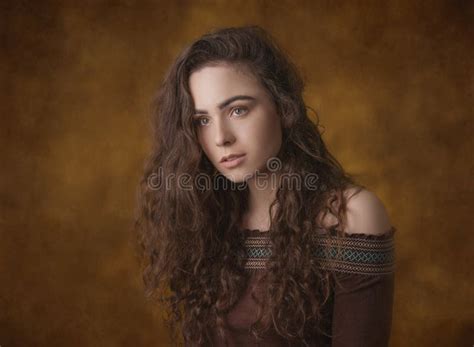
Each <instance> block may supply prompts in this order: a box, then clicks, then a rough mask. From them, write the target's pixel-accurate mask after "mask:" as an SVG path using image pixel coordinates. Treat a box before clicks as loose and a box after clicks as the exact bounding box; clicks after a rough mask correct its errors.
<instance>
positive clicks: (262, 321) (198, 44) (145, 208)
mask: <svg viewBox="0 0 474 347" xmlns="http://www.w3.org/2000/svg"><path fill="white" fill-rule="evenodd" d="M221 62H225V63H232V64H244V65H245V66H246V67H248V68H249V69H250V70H251V71H252V73H253V74H255V76H257V77H258V79H259V80H260V81H261V83H262V84H263V86H264V87H265V88H266V89H267V91H268V92H269V93H270V94H271V96H272V98H273V101H274V103H275V105H276V106H277V110H278V114H279V116H280V117H281V121H282V128H283V129H282V132H283V138H282V146H281V149H280V152H279V153H278V158H279V160H280V161H281V163H282V166H281V173H283V174H284V173H289V174H291V173H297V174H299V175H300V176H301V177H304V176H305V175H307V174H310V173H317V176H318V180H319V189H306V188H305V187H304V186H303V188H302V189H296V190H295V189H290V187H289V186H288V184H285V183H282V184H281V185H280V186H279V187H278V190H277V195H276V200H275V201H274V202H273V204H272V206H271V207H270V209H269V211H268V213H269V216H270V220H271V228H270V229H271V233H270V238H271V244H272V247H273V248H272V249H273V250H274V252H272V256H271V258H270V260H269V263H268V266H267V269H268V271H266V272H265V275H264V276H263V277H262V279H261V284H262V285H264V286H265V293H267V294H266V295H265V297H264V298H263V299H262V300H261V301H259V310H258V319H257V321H256V322H255V324H253V325H252V332H253V334H254V335H255V336H256V337H259V336H261V335H262V334H263V333H264V332H265V331H268V330H269V329H274V330H275V331H276V332H277V333H278V334H279V335H281V336H283V337H285V338H287V339H288V340H289V341H292V342H295V343H300V344H306V343H307V342H308V340H307V339H308V336H311V334H314V331H315V330H316V331H317V332H318V333H323V334H327V332H325V331H322V328H321V327H322V326H323V324H322V323H323V322H322V318H323V316H322V313H321V312H322V308H323V305H324V304H325V303H327V302H328V299H329V297H330V292H331V291H330V289H331V285H332V283H333V281H332V278H333V276H332V275H333V273H332V272H331V271H329V272H328V271H323V270H321V269H320V267H319V266H318V262H317V261H316V259H315V257H314V253H313V250H314V248H313V247H314V234H315V229H316V228H322V227H323V226H322V225H321V223H320V221H321V218H320V216H321V214H325V213H327V212H331V213H332V214H333V215H334V216H336V217H337V219H338V221H339V224H337V225H338V226H339V229H338V230H337V236H343V232H342V231H341V230H344V225H345V223H346V220H345V217H344V214H345V212H346V204H347V197H346V196H345V194H344V192H345V191H346V189H348V188H349V187H351V186H352V187H354V186H355V187H360V189H362V187H363V186H361V185H357V184H355V179H354V176H353V175H350V174H348V173H347V172H345V171H344V170H343V168H342V167H341V165H340V164H339V163H338V161H337V160H336V159H335V158H334V157H333V156H332V155H331V154H330V153H329V151H328V150H327V148H326V146H325V144H324V142H323V140H322V138H321V133H320V132H319V130H318V124H319V121H318V120H317V117H315V118H316V122H314V121H312V120H311V119H310V118H309V116H308V113H307V110H311V111H313V113H315V115H316V116H317V114H316V112H315V111H314V110H312V109H311V108H310V107H308V106H306V105H305V103H304V101H303V96H302V92H303V88H304V82H303V80H302V78H301V76H300V75H299V73H298V70H297V68H296V67H295V65H294V64H293V63H292V62H291V60H290V59H289V58H288V55H287V54H285V52H284V51H283V49H282V48H281V47H279V46H278V45H277V44H276V43H275V40H274V39H273V38H272V37H271V36H270V34H268V33H267V32H266V31H265V30H263V29H262V28H260V27H258V26H245V27H231V28H224V29H220V30H216V31H214V32H211V33H208V34H206V35H204V36H202V37H201V38H199V39H197V40H196V41H195V42H193V43H192V44H190V45H189V46H187V47H186V48H185V49H184V50H183V51H182V53H181V54H180V55H179V56H178V58H177V59H176V60H175V61H174V63H173V64H172V66H171V67H170V68H169V70H168V71H167V73H166V76H165V78H164V80H163V82H162V84H161V86H160V88H159V91H158V93H157V95H156V98H155V100H154V102H153V112H152V129H153V148H152V150H151V155H150V156H149V158H148V160H147V162H146V165H145V169H144V174H143V177H142V179H141V183H140V189H139V196H138V204H137V206H138V207H137V217H136V223H135V227H136V228H135V230H136V236H137V245H138V248H137V251H138V252H139V256H140V259H141V265H142V271H143V281H144V285H145V289H146V295H147V297H148V298H149V299H151V300H152V301H153V302H155V300H156V301H157V302H158V303H161V304H163V305H164V308H165V309H166V310H165V312H166V314H167V315H166V317H164V318H165V322H166V323H167V326H168V327H169V328H170V330H169V331H170V333H171V334H172V337H173V340H174V341H178V339H179V340H181V339H182V338H184V343H185V344H186V345H196V346H201V345H210V329H211V327H216V328H217V331H218V332H219V334H221V335H222V336H224V335H225V330H224V329H223V325H224V322H225V318H224V317H225V315H226V313H228V312H229V311H230V309H231V308H232V307H233V305H234V304H235V303H236V302H237V301H238V299H239V297H240V295H242V293H243V290H244V289H245V284H246V280H247V279H248V276H249V275H248V273H247V272H246V271H245V270H244V268H243V264H244V255H245V248H244V236H243V233H242V231H241V229H240V228H239V222H240V221H241V218H242V216H243V213H244V212H245V211H246V208H247V199H248V188H246V186H245V182H244V183H243V184H244V186H243V189H242V186H241V185H240V186H239V187H236V186H235V185H234V184H230V185H229V184H227V185H224V184H222V182H225V181H226V179H225V178H224V177H223V176H221V175H219V173H217V172H216V169H215V168H214V167H213V165H212V164H211V162H210V161H209V159H208V158H207V157H206V155H205V154H204V153H203V151H202V149H201V147H200V145H199V142H198V140H197V135H196V129H195V126H194V125H193V122H192V117H191V116H192V114H193V109H194V107H193V106H194V105H193V99H192V97H191V93H190V89H189V85H188V81H189V76H190V75H191V73H192V72H193V71H195V70H197V69H199V68H200V67H203V66H205V65H210V64H215V63H221ZM202 174H206V175H209V176H211V177H217V176H220V178H222V179H221V180H220V182H221V183H220V184H218V185H217V187H216V189H196V187H195V186H194V187H192V189H182V188H181V187H180V184H179V182H176V180H174V181H173V182H170V179H169V178H170V177H171V176H173V175H174V176H173V177H179V176H180V175H184V176H186V177H188V178H189V179H190V180H192V179H195V178H196V177H197V176H198V175H202ZM165 181H166V187H164V183H165ZM227 183H228V182H227ZM286 183H289V182H288V181H286ZM360 189H359V190H360ZM275 204H278V206H280V207H281V208H279V209H278V210H276V212H275V213H274V215H272V214H273V212H272V207H273V205H275ZM331 228H332V227H331ZM179 331H181V332H182V336H179V334H178V332H179ZM305 339H306V340H305Z"/></svg>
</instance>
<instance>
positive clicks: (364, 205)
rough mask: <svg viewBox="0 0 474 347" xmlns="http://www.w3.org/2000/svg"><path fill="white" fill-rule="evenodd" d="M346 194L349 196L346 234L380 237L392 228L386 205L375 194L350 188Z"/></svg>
mask: <svg viewBox="0 0 474 347" xmlns="http://www.w3.org/2000/svg"><path fill="white" fill-rule="evenodd" d="M345 194H348V201H347V214H346V217H347V225H346V228H345V230H344V231H345V232H346V233H349V234H351V233H362V234H371V235H380V234H384V233H386V232H387V231H388V230H389V229H390V228H391V226H392V224H391V222H390V218H389V216H388V213H387V210H386V208H385V205H384V204H383V202H382V200H381V199H380V198H379V197H378V196H377V195H376V194H375V193H374V192H372V191H370V190H368V189H365V188H364V189H361V190H360V191H358V192H357V191H356V189H355V188H349V189H348V190H347V191H346V192H345Z"/></svg>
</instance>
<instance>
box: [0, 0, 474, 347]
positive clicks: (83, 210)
mask: <svg viewBox="0 0 474 347" xmlns="http://www.w3.org/2000/svg"><path fill="white" fill-rule="evenodd" d="M6 3H8V2H5V1H2V5H0V11H1V18H0V26H1V36H0V39H1V51H0V72H1V74H0V76H1V88H2V89H1V103H0V112H1V115H0V117H1V138H0V146H1V154H2V156H1V165H2V169H1V171H0V172H1V174H0V175H1V196H0V204H1V205H0V206H1V219H0V223H1V231H0V232H1V234H0V236H1V239H0V345H1V346H2V347H10V346H167V345H168V344H169V341H168V340H167V337H166V334H165V331H164V328H163V324H162V321H161V319H160V315H159V312H157V311H155V310H153V309H152V307H150V306H149V304H147V302H146V300H145V299H144V296H143V292H142V287H141V282H140V281H141V277H140V273H138V268H137V263H136V260H135V258H134V254H133V247H132V242H133V238H132V236H131V233H130V228H131V225H132V216H133V213H134V203H135V199H136V197H135V193H136V183H137V181H138V179H139V176H140V172H141V169H142V166H143V160H144V158H145V156H146V154H147V151H148V149H149V144H150V140H149V129H148V123H147V122H148V120H147V116H148V111H149V104H150V100H151V97H152V95H153V93H154V91H155V88H156V87H157V85H158V84H159V81H160V79H161V78H162V76H163V73H164V71H165V69H166V68H167V66H168V65H169V64H170V63H171V62H172V60H173V58H174V57H175V56H176V55H177V54H178V52H179V51H180V50H181V49H182V48H183V46H184V45H185V44H186V43H188V42H189V41H190V40H192V39H194V38H196V37H197V36H198V35H201V34H203V33H204V32H206V31H208V30H210V29H213V28H216V27H220V26H230V25H242V24H259V25H261V26H263V27H264V28H266V29H268V30H269V31H270V32H271V33H272V34H273V35H275V36H276V37H277V38H278V40H279V42H280V43H281V45H282V46H284V47H285V48H286V49H287V50H288V52H289V53H290V54H291V55H292V57H293V59H294V60H295V61H296V62H297V64H298V66H299V67H300V69H301V70H302V72H303V74H304V77H305V80H306V81H307V89H306V94H305V98H306V100H307V103H308V105H310V106H312V107H313V108H314V109H316V110H317V111H318V113H319V116H320V119H321V123H322V125H323V126H324V127H325V128H326V131H325V133H324V137H325V140H326V141H327V143H328V146H329V147H330V149H331V150H332V151H333V152H334V154H335V155H336V157H338V158H339V159H340V161H341V162H342V163H343V165H344V166H345V167H346V168H347V169H348V170H349V171H352V172H355V173H357V174H360V175H361V178H362V182H363V183H364V184H366V185H367V186H368V187H369V188H371V189H372V190H373V191H374V192H376V193H377V194H378V195H379V196H380V197H381V198H382V200H383V201H384V202H385V204H386V206H387V209H388V210H389V213H390V215H391V218H392V223H393V224H394V225H395V226H396V227H397V228H398V234H397V239H396V242H397V264H398V272H397V282H396V298H395V306H394V322H393V332H392V339H391V346H471V345H472V344H473V343H474V332H473V327H474V303H473V297H474V290H473V283H472V278H473V271H472V266H473V263H472V255H473V246H474V244H473V240H474V230H473V229H474V228H473V223H472V214H473V212H474V204H473V196H474V195H473V190H474V185H473V183H472V179H473V161H472V155H473V140H472V136H473V108H472V106H473V103H472V92H473V63H472V62H473V50H472V49H473V46H474V45H473V25H472V23H473V18H474V11H473V9H474V6H473V2H472V1H461V0H458V1H448V0H446V1H428V2H425V1H410V0H406V1H388V2H385V1H364V2H355V1H346V2H338V1H307V2H305V1H150V2H148V1H142V2H139V1H54V2H49V1H10V2H9V4H6Z"/></svg>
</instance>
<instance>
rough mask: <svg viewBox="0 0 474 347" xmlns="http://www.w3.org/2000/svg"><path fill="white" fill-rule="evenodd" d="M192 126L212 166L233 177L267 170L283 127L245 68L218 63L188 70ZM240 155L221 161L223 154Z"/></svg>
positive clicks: (269, 100)
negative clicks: (267, 164) (192, 113)
mask: <svg viewBox="0 0 474 347" xmlns="http://www.w3.org/2000/svg"><path fill="white" fill-rule="evenodd" d="M189 87H190V90H191V94H192V97H193V100H194V115H193V119H194V124H195V125H194V126H195V127H196V132H197V135H198V140H199V143H200V144H201V147H202V149H203V151H204V153H205V154H206V156H207V158H208V159H209V160H210V161H211V163H212V164H213V165H214V167H215V168H216V169H217V170H218V171H219V172H220V173H222V174H223V175H224V176H226V177H227V178H228V179H229V180H231V181H233V182H242V181H244V180H245V181H247V180H248V179H250V178H252V177H253V176H254V174H255V172H256V171H257V170H258V171H259V172H266V171H267V170H266V169H267V168H266V162H267V160H268V159H270V158H272V157H276V155H277V154H278V151H279V150H280V147H281V141H282V131H281V123H280V117H279V116H278V114H277V110H276V106H275V104H274V102H273V100H272V98H271V97H270V96H269V94H268V92H267V91H266V89H265V88H264V87H263V86H262V85H261V84H260V82H259V80H258V79H257V78H256V77H255V76H254V75H253V74H252V73H251V72H250V71H249V69H247V68H245V67H244V68H243V67H241V66H240V65H239V67H236V66H235V65H234V66H233V65H230V64H219V65H217V66H205V67H203V68H201V69H199V70H197V71H195V72H193V73H192V74H191V76H190V78H189ZM232 154H236V155H243V156H242V157H241V158H238V159H236V160H234V161H228V162H221V159H222V158H223V157H224V156H228V155H232Z"/></svg>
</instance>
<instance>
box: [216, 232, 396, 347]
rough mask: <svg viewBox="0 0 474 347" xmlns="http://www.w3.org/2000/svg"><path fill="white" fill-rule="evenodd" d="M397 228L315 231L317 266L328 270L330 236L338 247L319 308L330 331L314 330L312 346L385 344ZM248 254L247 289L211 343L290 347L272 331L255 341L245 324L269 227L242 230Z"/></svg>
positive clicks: (252, 310)
mask: <svg viewBox="0 0 474 347" xmlns="http://www.w3.org/2000/svg"><path fill="white" fill-rule="evenodd" d="M395 231H396V228H395V227H392V228H391V229H390V230H389V231H388V232H386V233H384V234H380V235H372V234H371V235H369V234H344V237H340V236H337V235H336V232H335V230H331V231H329V232H328V233H327V234H325V235H324V234H322V235H318V240H319V242H318V243H317V244H318V247H317V249H316V252H315V256H316V257H318V260H319V264H321V265H319V266H320V267H321V268H322V269H323V270H329V262H328V260H330V259H331V260H335V258H334V257H335V256H336V253H335V248H333V245H334V244H333V243H332V242H334V240H336V239H337V240H338V241H340V244H341V246H342V252H341V253H339V255H338V257H337V260H336V261H335V267H333V268H331V269H332V273H333V274H335V275H336V277H337V281H335V284H334V286H333V288H332V293H331V300H330V303H329V305H328V306H327V307H326V309H325V310H326V311H325V313H324V316H325V320H326V323H325V324H324V326H325V327H326V328H328V330H329V331H330V334H327V336H326V334H325V335H324V336H322V335H315V336H314V337H312V338H311V340H310V346H313V347H326V346H332V347H349V346H350V347H384V346H388V343H389V338H390V331H391V323H392V305H393V294H394V276H395V252H394V251H395V247H394V234H395ZM243 232H244V233H245V240H246V241H245V245H246V250H247V259H246V265H245V269H246V271H249V272H250V277H249V282H248V285H247V287H246V290H245V292H244V294H243V295H242V297H241V298H240V300H239V301H238V302H237V304H236V305H235V306H234V307H233V308H232V310H231V311H230V312H229V313H228V315H227V317H226V318H227V328H226V338H225V340H224V339H222V338H221V337H220V336H218V334H217V333H216V330H214V331H213V332H212V336H213V337H212V339H213V340H212V341H213V345H214V346H222V347H223V346H229V347H234V346H235V347H237V346H239V347H240V346H261V347H264V346H265V347H266V346H275V347H278V346H295V344H291V343H289V341H287V340H285V339H283V338H282V337H281V336H279V335H278V334H277V333H276V331H273V332H271V333H269V334H268V335H266V336H265V337H264V339H263V340H259V341H257V340H255V338H254V337H253V336H252V334H251V333H250V325H251V324H252V323H253V322H254V321H255V318H256V312H257V311H256V310H257V307H256V302H255V301H254V298H253V297H252V292H255V291H257V290H258V288H257V287H256V282H257V280H258V278H259V277H260V276H261V275H262V274H263V273H264V271H265V263H266V260H267V259H268V258H269V257H270V255H271V247H270V246H269V234H268V232H262V231H260V230H258V229H253V230H250V229H244V230H243Z"/></svg>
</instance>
